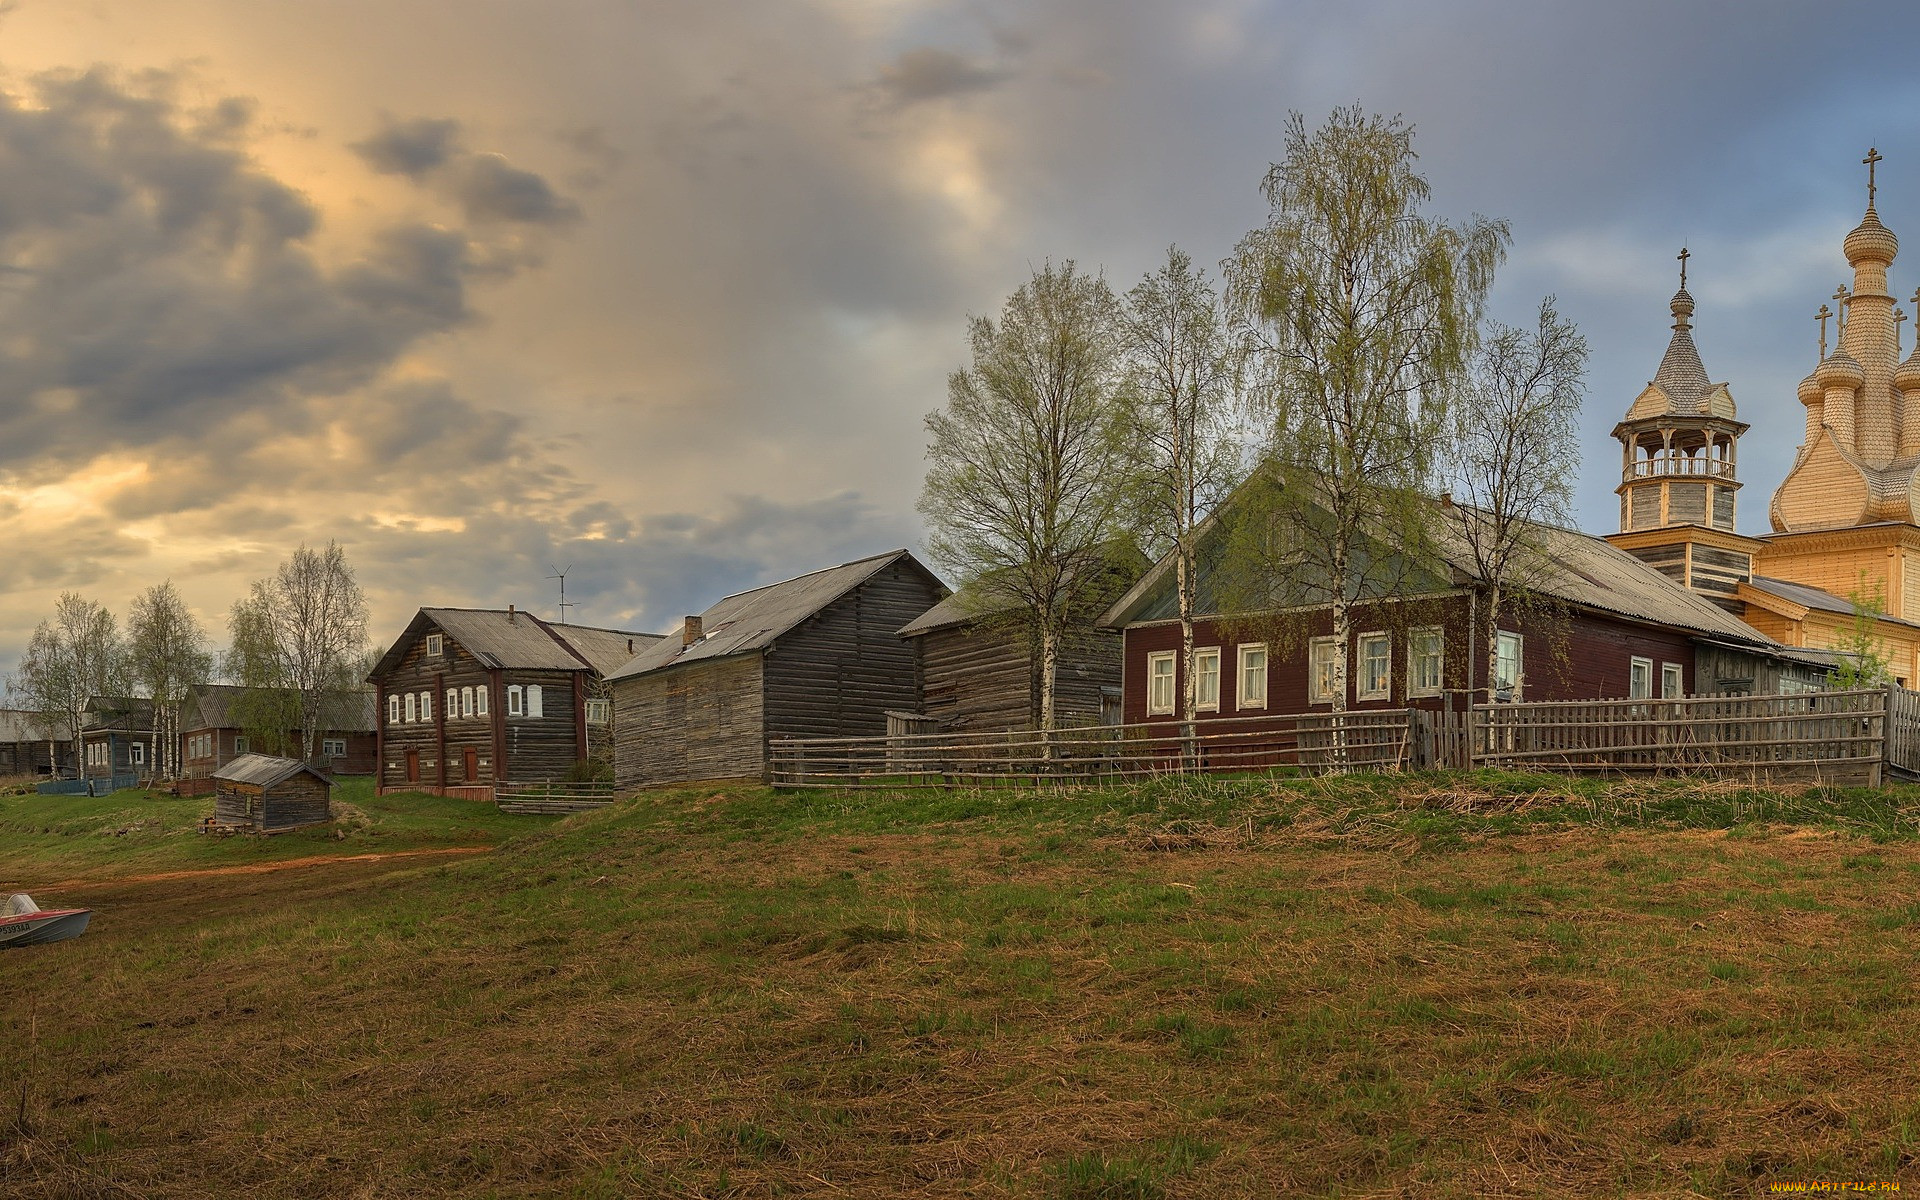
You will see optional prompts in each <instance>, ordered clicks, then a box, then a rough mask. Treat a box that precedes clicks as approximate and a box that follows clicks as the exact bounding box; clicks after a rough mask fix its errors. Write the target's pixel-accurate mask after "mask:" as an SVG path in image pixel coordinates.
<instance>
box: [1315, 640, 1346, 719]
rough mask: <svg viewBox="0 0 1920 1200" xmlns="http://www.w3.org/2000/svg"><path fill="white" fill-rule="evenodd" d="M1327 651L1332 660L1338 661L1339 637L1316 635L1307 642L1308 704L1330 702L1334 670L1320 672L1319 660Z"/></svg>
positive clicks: (1339, 651)
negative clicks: (1330, 685) (1332, 657)
mask: <svg viewBox="0 0 1920 1200" xmlns="http://www.w3.org/2000/svg"><path fill="white" fill-rule="evenodd" d="M1329 652H1331V654H1332V655H1333V656H1334V662H1335V663H1338V662H1339V657H1338V656H1339V655H1340V653H1341V646H1340V639H1339V638H1335V637H1317V638H1313V639H1311V640H1310V641H1308V642H1307V701H1308V703H1310V704H1332V703H1333V699H1334V697H1333V688H1332V687H1329V686H1323V685H1324V684H1330V683H1331V682H1332V679H1333V675H1334V674H1335V672H1332V671H1328V672H1322V671H1321V669H1320V660H1321V658H1322V657H1323V656H1325V655H1327V654H1328V653H1329Z"/></svg>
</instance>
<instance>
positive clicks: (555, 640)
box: [367, 608, 660, 679]
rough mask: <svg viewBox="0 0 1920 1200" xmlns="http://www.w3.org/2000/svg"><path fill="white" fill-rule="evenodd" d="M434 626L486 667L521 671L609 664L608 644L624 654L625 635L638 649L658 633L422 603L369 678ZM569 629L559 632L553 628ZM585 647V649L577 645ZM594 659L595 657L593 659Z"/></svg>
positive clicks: (385, 669)
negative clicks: (561, 623) (568, 633)
mask: <svg viewBox="0 0 1920 1200" xmlns="http://www.w3.org/2000/svg"><path fill="white" fill-rule="evenodd" d="M430 627H431V628H437V629H439V630H440V631H441V632H443V633H445V634H446V635H447V636H448V637H450V638H452V639H453V640H454V641H456V642H458V643H460V645H461V646H463V647H465V649H466V651H467V652H468V653H469V654H471V655H473V656H474V657H475V658H477V659H479V660H480V662H481V663H482V664H484V665H485V666H488V667H492V668H496V669H501V670H520V671H596V672H599V673H601V674H605V672H606V670H607V669H608V668H606V667H603V666H601V665H600V663H604V662H608V661H611V659H612V658H613V653H612V647H613V646H614V645H615V644H616V642H615V641H614V639H618V642H617V644H618V645H619V647H620V648H621V650H622V653H621V654H620V655H619V659H620V661H622V662H624V661H625V660H626V657H627V656H626V654H625V653H624V651H625V648H626V639H627V638H632V639H633V640H634V646H635V648H636V649H637V648H638V647H639V645H640V639H642V638H645V639H647V640H648V641H649V642H652V641H656V640H658V639H659V637H660V635H659V634H657V633H641V632H638V631H637V630H627V629H594V628H591V627H588V626H584V625H564V626H553V625H549V624H547V623H546V622H545V621H542V620H541V619H540V618H539V617H536V616H534V615H533V614H532V613H530V612H524V611H521V610H518V609H504V608H423V609H421V610H420V611H419V612H417V613H415V614H414V617H413V620H412V621H411V622H409V623H408V625H407V628H406V631H405V632H403V633H402V634H401V635H400V637H399V638H398V639H397V640H396V641H395V642H394V643H393V645H392V646H391V647H390V648H389V649H388V650H387V652H386V653H385V654H384V655H382V656H381V657H380V661H379V662H378V663H376V664H374V668H373V670H372V671H371V672H369V673H368V676H367V678H368V679H376V678H378V677H380V676H382V675H385V674H386V673H387V672H389V671H391V670H393V669H394V668H395V667H397V666H399V665H400V660H401V659H402V658H404V657H406V652H407V647H408V645H410V644H411V643H412V642H413V640H414V639H415V638H416V637H419V636H420V635H421V634H423V633H425V632H426V631H427V630H428V629H429V628H430ZM561 629H564V630H568V631H572V633H571V636H570V637H567V636H562V634H561V633H559V632H557V630H561ZM582 647H584V649H582ZM596 660H598V661H596Z"/></svg>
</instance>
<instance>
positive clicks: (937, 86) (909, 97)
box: [877, 46, 1011, 104]
mask: <svg viewBox="0 0 1920 1200" xmlns="http://www.w3.org/2000/svg"><path fill="white" fill-rule="evenodd" d="M1010 75H1011V72H1009V71H1007V70H1004V69H1002V68H998V67H992V66H988V65H986V64H984V63H980V62H976V61H975V60H973V59H970V58H966V57H963V56H962V55H959V54H956V53H954V52H953V51H951V50H942V49H940V48H939V47H937V46H920V47H917V48H915V49H912V50H909V51H907V52H906V53H904V54H902V55H901V56H900V57H898V58H896V59H894V60H893V61H892V62H890V63H888V64H886V65H885V66H883V67H881V68H880V76H879V79H878V81H877V82H878V84H879V87H880V90H881V91H882V92H884V93H885V94H886V95H887V96H888V97H890V98H891V99H892V100H893V101H894V102H895V103H896V104H917V103H919V102H921V101H925V100H938V99H942V98H944V97H947V96H962V95H965V94H967V93H968V92H983V91H986V90H988V89H989V88H992V87H995V86H997V85H999V84H1000V83H1003V82H1005V81H1006V80H1007V79H1008V78H1009V77H1010Z"/></svg>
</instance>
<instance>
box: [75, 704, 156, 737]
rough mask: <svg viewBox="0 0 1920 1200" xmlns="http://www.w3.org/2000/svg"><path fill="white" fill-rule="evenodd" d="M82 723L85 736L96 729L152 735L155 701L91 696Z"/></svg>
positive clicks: (81, 727) (82, 715)
mask: <svg viewBox="0 0 1920 1200" xmlns="http://www.w3.org/2000/svg"><path fill="white" fill-rule="evenodd" d="M80 721H81V726H80V731H81V733H83V734H84V733H86V732H87V731H89V730H94V729H98V730H102V731H105V730H109V729H124V730H128V731H130V732H134V733H151V732H153V701H151V700H148V699H146V698H145V697H142V696H90V697H88V699H87V708H86V711H85V712H84V713H83V714H81V718H80Z"/></svg>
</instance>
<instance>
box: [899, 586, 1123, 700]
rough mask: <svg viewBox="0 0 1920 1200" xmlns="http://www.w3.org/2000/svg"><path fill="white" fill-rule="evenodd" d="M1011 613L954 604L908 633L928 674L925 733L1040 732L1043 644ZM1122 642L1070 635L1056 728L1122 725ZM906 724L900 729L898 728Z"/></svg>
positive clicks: (943, 605) (1062, 657)
mask: <svg viewBox="0 0 1920 1200" xmlns="http://www.w3.org/2000/svg"><path fill="white" fill-rule="evenodd" d="M1008 617H1009V614H1008V613H1006V612H1004V611H979V610H977V609H976V608H974V607H973V606H972V605H971V604H969V603H967V601H966V599H965V597H964V596H962V595H954V596H949V597H947V598H946V599H945V600H942V601H941V602H940V603H938V604H936V605H934V606H933V607H932V608H930V609H928V610H927V611H926V612H923V613H921V614H920V615H919V616H917V617H915V618H914V619H913V620H912V621H909V622H908V623H907V624H906V625H905V626H904V627H902V628H901V630H900V636H901V637H903V638H906V639H907V640H908V641H909V642H910V643H911V644H912V645H913V647H914V649H915V652H916V654H917V656H918V662H919V672H920V695H921V703H920V708H919V711H918V713H917V714H916V715H917V716H918V717H920V718H922V724H923V726H924V728H923V729H919V730H915V732H921V731H927V732H931V731H952V732H965V731H1004V730H1014V729H1037V728H1039V726H1040V673H1039V671H1038V670H1037V669H1036V667H1035V660H1036V659H1038V658H1039V653H1040V651H1039V646H1038V644H1037V639H1036V638H1035V637H1034V636H1033V635H1032V633H1031V632H1030V631H1029V630H1028V629H1027V628H1026V627H1025V626H1023V625H1021V624H1020V623H1018V622H1016V621H1013V620H1010V619H1008ZM1120 641H1121V639H1120V635H1119V634H1118V633H1116V632H1114V631H1113V630H1110V629H1095V628H1092V627H1091V626H1090V625H1089V626H1086V627H1077V628H1074V629H1072V630H1070V631H1069V633H1068V636H1067V637H1066V638H1065V639H1064V640H1063V645H1062V646H1061V647H1060V650H1059V654H1058V659H1057V661H1056V663H1055V667H1054V701H1053V702H1054V723H1055V724H1056V725H1057V726H1060V727H1062V728H1066V727H1071V726H1076V725H1111V724H1114V723H1116V722H1118V721H1119V719H1120V650H1121V647H1120ZM896 723H899V722H896Z"/></svg>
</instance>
